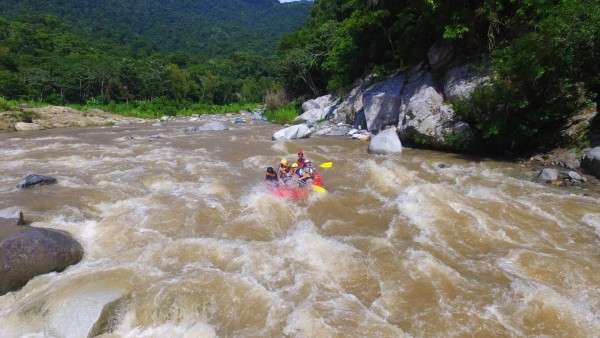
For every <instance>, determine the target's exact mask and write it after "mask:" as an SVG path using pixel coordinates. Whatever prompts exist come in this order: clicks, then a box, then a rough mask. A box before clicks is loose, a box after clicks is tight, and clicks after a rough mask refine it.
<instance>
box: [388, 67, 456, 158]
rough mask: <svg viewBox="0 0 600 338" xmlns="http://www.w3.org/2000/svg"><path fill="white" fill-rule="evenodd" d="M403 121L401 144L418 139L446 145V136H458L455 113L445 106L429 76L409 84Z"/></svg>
mask: <svg viewBox="0 0 600 338" xmlns="http://www.w3.org/2000/svg"><path fill="white" fill-rule="evenodd" d="M400 118H401V121H400V123H399V124H398V128H399V134H400V138H401V139H402V140H404V139H413V140H414V139H417V138H419V139H423V140H426V141H427V142H429V143H430V144H431V145H433V146H439V145H441V144H443V142H444V141H445V135H447V134H451V133H454V132H455V125H456V123H455V121H454V111H453V110H452V108H451V107H450V106H448V105H446V104H444V98H443V97H442V95H441V94H440V93H438V91H437V90H436V89H435V87H434V81H433V76H432V75H431V73H428V72H424V71H419V72H417V73H415V74H414V75H413V76H411V77H410V78H409V80H408V81H407V83H406V86H405V89H404V91H403V92H402V107H401V111H400ZM461 126H462V125H461ZM457 130H458V129H457Z"/></svg>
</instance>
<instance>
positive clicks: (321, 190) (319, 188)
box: [311, 184, 327, 192]
mask: <svg viewBox="0 0 600 338" xmlns="http://www.w3.org/2000/svg"><path fill="white" fill-rule="evenodd" d="M311 187H312V188H313V189H315V191H318V192H327V189H325V188H323V187H322V186H320V185H314V184H312V185H311Z"/></svg>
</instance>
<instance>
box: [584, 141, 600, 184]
mask: <svg viewBox="0 0 600 338" xmlns="http://www.w3.org/2000/svg"><path fill="white" fill-rule="evenodd" d="M581 168H582V169H585V170H586V171H588V172H589V173H590V174H592V175H594V176H596V177H598V178H600V147H595V148H593V149H590V150H589V151H586V152H585V154H584V155H583V158H582V159H581Z"/></svg>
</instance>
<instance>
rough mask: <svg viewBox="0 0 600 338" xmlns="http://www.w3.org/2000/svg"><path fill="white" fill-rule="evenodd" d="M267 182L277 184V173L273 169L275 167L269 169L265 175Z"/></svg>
mask: <svg viewBox="0 0 600 338" xmlns="http://www.w3.org/2000/svg"><path fill="white" fill-rule="evenodd" d="M265 180H266V181H267V182H277V173H276V172H275V170H274V169H273V167H268V168H267V173H266V174H265Z"/></svg>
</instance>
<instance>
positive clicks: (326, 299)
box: [0, 121, 600, 337]
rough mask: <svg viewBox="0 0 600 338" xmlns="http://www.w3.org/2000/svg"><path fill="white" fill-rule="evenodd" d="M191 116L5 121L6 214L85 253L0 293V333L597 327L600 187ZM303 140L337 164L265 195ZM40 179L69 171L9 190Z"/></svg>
mask: <svg viewBox="0 0 600 338" xmlns="http://www.w3.org/2000/svg"><path fill="white" fill-rule="evenodd" d="M225 122H227V121H225ZM198 124H200V123H198V122H169V123H167V124H165V125H164V126H163V127H152V126H150V125H149V124H148V125H130V126H121V127H90V128H64V129H54V130H46V131H38V132H13V133H4V134H0V216H2V215H8V214H10V213H12V212H14V211H15V210H22V211H23V212H24V214H25V216H26V219H27V220H29V221H31V222H32V225H33V226H39V227H48V228H55V229H61V230H65V231H68V232H70V233H71V234H72V235H73V236H74V237H75V238H76V239H77V240H78V241H79V242H80V243H81V244H82V245H83V247H84V248H85V250H86V252H85V256H84V259H83V260H82V261H81V262H80V263H79V264H77V265H75V266H71V267H70V268H68V269H67V270H66V271H64V272H62V273H51V274H46V275H42V276H38V277H36V278H34V279H33V280H31V281H30V282H29V283H28V284H27V285H26V286H25V287H24V288H23V289H21V290H19V291H16V292H11V293H9V294H6V295H4V296H1V297H0V337H21V336H29V337H79V336H82V335H83V336H85V335H86V334H88V333H89V332H92V333H94V334H103V335H104V336H106V337H532V336H534V337H597V336H599V335H600V202H599V198H598V195H597V194H591V195H589V196H586V195H584V194H583V193H578V192H577V191H574V190H564V189H558V188H555V187H551V186H545V185H539V184H535V183H532V182H530V181H528V180H526V179H516V178H512V177H514V175H511V173H512V172H513V171H514V170H515V164H512V163H507V162H499V161H493V160H485V159H476V158H468V157H464V156H460V155H454V154H446V153H440V152H433V151H423V150H414V149H405V150H404V152H403V153H402V154H400V155H396V156H382V155H369V154H367V152H366V148H367V146H368V144H367V143H365V142H360V141H353V140H349V139H346V138H344V137H313V138H309V139H304V140H295V141H285V142H274V141H272V140H271V135H272V133H273V132H274V131H275V130H277V129H278V128H279V127H278V126H276V125H272V124H268V123H264V122H262V121H252V122H251V123H247V124H231V123H228V124H227V125H228V126H229V128H230V129H229V130H226V131H204V132H193V133H189V132H184V128H185V127H188V126H195V125H198ZM299 150H303V151H304V153H305V154H306V157H309V158H310V159H312V161H313V163H316V164H319V163H324V162H328V161H332V162H333V167H332V168H330V169H319V173H320V174H321V175H322V176H323V178H324V181H325V188H326V189H327V191H328V192H327V193H318V192H313V193H312V194H311V195H310V196H309V198H308V199H307V200H305V201H298V202H295V201H289V200H282V199H279V198H277V197H275V196H273V195H271V194H270V193H269V191H268V190H267V189H266V188H265V186H264V185H263V184H262V183H263V182H262V180H263V177H264V171H265V169H266V167H268V166H275V165H276V163H278V162H279V159H281V158H286V159H288V161H292V160H295V159H296V158H297V157H296V155H295V154H296V153H297V152H298V151H299ZM440 164H445V165H447V167H445V168H443V167H444V166H440ZM30 173H37V174H42V175H49V176H53V177H55V178H57V179H58V184H57V185H52V186H41V187H36V188H32V189H25V190H18V189H16V188H15V186H16V185H17V184H18V183H19V182H20V180H21V179H22V178H23V177H25V176H26V175H27V174H30ZM90 318H91V319H90ZM92 324H93V325H95V326H94V327H92V329H91V331H90V325H92Z"/></svg>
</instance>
